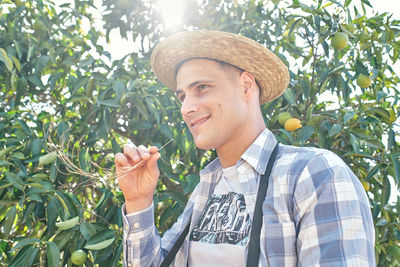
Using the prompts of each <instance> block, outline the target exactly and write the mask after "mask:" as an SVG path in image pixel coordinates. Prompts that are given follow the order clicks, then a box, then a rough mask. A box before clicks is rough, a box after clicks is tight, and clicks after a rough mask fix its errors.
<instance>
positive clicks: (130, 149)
mask: <svg viewBox="0 0 400 267" xmlns="http://www.w3.org/2000/svg"><path fill="white" fill-rule="evenodd" d="M123 153H124V156H125V157H126V158H127V159H128V161H129V163H131V164H135V163H137V162H139V161H140V160H141V158H140V156H139V153H138V151H137V148H136V146H135V145H133V144H126V145H124V152H123Z"/></svg>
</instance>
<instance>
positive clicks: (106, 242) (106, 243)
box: [85, 237, 115, 250]
mask: <svg viewBox="0 0 400 267" xmlns="http://www.w3.org/2000/svg"><path fill="white" fill-rule="evenodd" d="M114 240H115V237H112V238H110V239H107V240H104V241H101V242H99V243H94V244H86V245H85V248H86V249H90V250H101V249H104V248H106V247H108V246H110V245H111V244H112V243H113V242H114Z"/></svg>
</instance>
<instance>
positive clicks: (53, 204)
mask: <svg viewBox="0 0 400 267" xmlns="http://www.w3.org/2000/svg"><path fill="white" fill-rule="evenodd" d="M46 214H47V227H48V228H49V229H53V228H54V224H55V222H56V220H57V217H58V209H57V199H56V198H54V196H52V197H51V198H50V201H49V202H48V203H47V206H46Z"/></svg>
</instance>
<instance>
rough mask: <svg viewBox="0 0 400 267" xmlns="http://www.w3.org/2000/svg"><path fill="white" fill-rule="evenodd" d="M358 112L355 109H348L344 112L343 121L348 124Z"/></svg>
mask: <svg viewBox="0 0 400 267" xmlns="http://www.w3.org/2000/svg"><path fill="white" fill-rule="evenodd" d="M355 115H356V113H355V112H354V111H348V112H346V113H345V114H344V117H343V123H344V124H346V123H347V122H348V121H350V120H351V119H353V118H354V116H355Z"/></svg>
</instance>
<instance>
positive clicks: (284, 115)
mask: <svg viewBox="0 0 400 267" xmlns="http://www.w3.org/2000/svg"><path fill="white" fill-rule="evenodd" d="M291 117H292V115H290V113H289V112H287V111H285V112H282V113H279V115H278V122H279V124H280V125H284V124H285V122H286V121H287V120H288V119H290V118H291Z"/></svg>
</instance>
